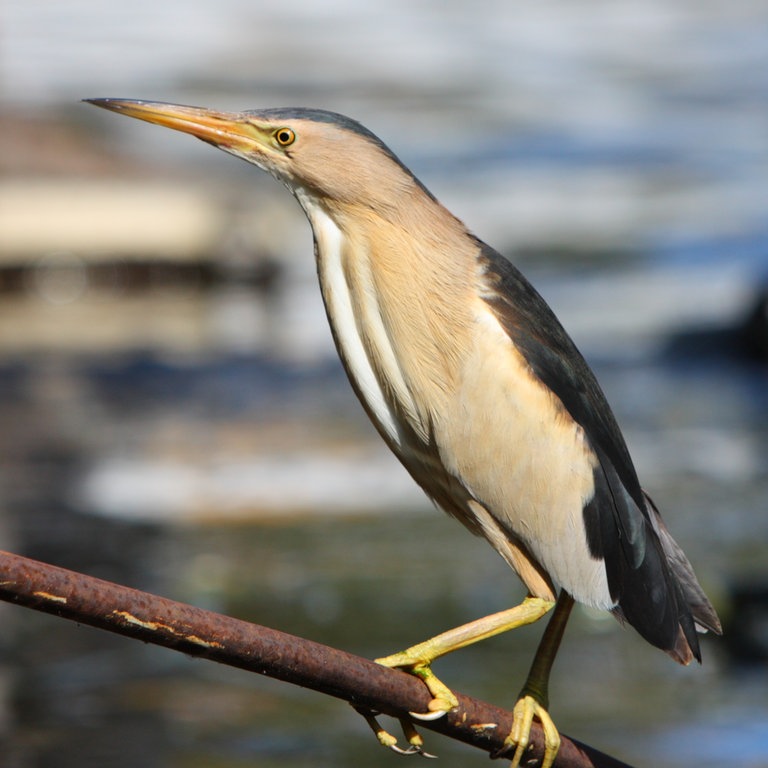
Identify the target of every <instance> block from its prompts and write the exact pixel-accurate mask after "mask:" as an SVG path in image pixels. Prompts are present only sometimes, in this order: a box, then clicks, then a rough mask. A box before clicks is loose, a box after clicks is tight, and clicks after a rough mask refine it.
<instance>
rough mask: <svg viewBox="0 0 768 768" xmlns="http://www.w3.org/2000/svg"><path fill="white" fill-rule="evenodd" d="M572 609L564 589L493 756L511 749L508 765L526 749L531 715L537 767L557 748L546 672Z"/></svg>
mask: <svg viewBox="0 0 768 768" xmlns="http://www.w3.org/2000/svg"><path fill="white" fill-rule="evenodd" d="M571 608H573V598H572V597H571V596H570V595H569V594H568V593H567V592H560V596H559V597H558V599H557V603H556V604H555V610H554V613H553V614H552V618H551V619H550V620H549V623H548V624H547V628H546V629H545V630H544V635H543V636H542V638H541V642H540V643H539V647H538V649H537V650H536V655H535V656H534V658H533V664H532V665H531V670H530V672H529V673H528V678H527V679H526V681H525V685H524V686H523V689H522V690H521V691H520V696H519V697H518V700H517V703H516V704H515V708H514V709H513V711H512V712H513V721H512V731H511V732H510V734H509V736H507V738H506V740H505V742H504V746H503V747H502V749H501V750H499V752H498V753H496V755H494V757H496V756H499V755H501V754H504V753H506V752H511V751H512V750H514V751H515V752H514V756H513V757H512V764H511V766H510V768H517V766H519V765H520V760H521V758H522V756H523V753H524V752H525V750H526V749H527V748H528V743H529V739H530V735H531V724H532V723H533V718H534V717H535V718H536V719H537V720H538V721H539V722H540V723H541V727H542V729H543V730H544V757H543V759H542V762H541V768H550V766H551V765H552V763H553V762H554V760H555V757H557V752H558V750H559V749H560V734H559V733H558V732H557V728H555V724H554V723H553V722H552V718H551V717H550V716H549V713H548V712H547V707H548V706H549V674H550V672H551V671H552V664H553V663H554V661H555V656H556V655H557V650H558V648H559V647H560V641H561V640H562V639H563V632H565V625H566V624H567V623H568V617H569V616H570V614H571Z"/></svg>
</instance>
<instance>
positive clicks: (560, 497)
mask: <svg viewBox="0 0 768 768" xmlns="http://www.w3.org/2000/svg"><path fill="white" fill-rule="evenodd" d="M92 103H93V104H96V105H97V106H99V107H104V108H106V109H110V110H113V111H115V112H119V113H121V114H124V115H129V116H130V117H136V118H139V119H141V120H147V121H149V122H151V123H157V124H159V125H163V126H166V127H168V128H174V129H176V130H179V131H183V132H185V133H190V134H192V135H193V136H196V137H198V138H200V139H202V140H203V141H206V142H208V143H209V144H213V145H214V146H216V147H219V148H220V149H223V150H224V151H226V152H229V153H231V154H233V155H237V156H238V157H241V158H242V159H244V160H247V161H248V162H250V163H253V164H254V165H256V166H258V167H259V168H261V169H262V170H265V171H268V172H269V173H271V174H272V175H273V176H275V177H276V178H277V179H279V180H280V181H282V182H283V184H285V186H286V187H288V189H289V190H290V191H291V193H292V194H293V195H294V197H295V198H296V199H297V200H298V202H299V204H300V205H301V207H302V208H303V209H304V212H305V213H306V215H307V218H308V219H309V222H310V224H311V227H312V233H313V235H314V242H315V258H316V261H317V271H318V275H319V278H320V289H321V291H322V295H323V300H324V302H325V308H326V312H327V315H328V320H329V322H330V325H331V330H332V332H333V338H334V341H335V343H336V348H337V350H338V353H339V356H340V357H341V360H342V363H343V364H344V367H345V368H346V371H347V375H348V376H349V379H350V381H351V383H352V387H353V388H354V390H355V392H356V394H357V396H358V398H359V399H360V402H361V403H362V405H363V408H365V410H366V412H367V414H368V416H369V417H370V419H371V421H372V422H373V423H374V425H375V426H376V429H377V430H378V431H379V434H380V435H381V437H382V438H383V439H384V441H385V442H386V443H387V445H388V446H389V447H390V448H391V449H392V451H394V453H395V454H396V456H397V457H398V458H399V459H400V461H401V462H402V463H403V465H404V466H405V468H406V469H407V470H408V472H409V473H410V474H411V476H412V477H413V479H414V480H415V481H416V482H417V483H418V484H419V485H420V486H421V488H422V489H423V490H424V491H425V492H426V494H427V495H428V496H429V497H430V498H431V499H433V500H434V501H435V502H436V503H437V504H438V505H439V506H440V507H441V508H442V509H444V510H445V511H446V512H447V513H448V514H449V515H451V516H453V517H455V518H456V519H457V520H459V521H460V522H461V523H463V524H464V525H465V526H466V527H467V528H468V529H469V530H470V531H471V532H472V533H475V534H479V535H481V536H484V537H485V538H486V539H487V540H488V542H489V543H490V544H491V545H492V546H493V547H494V549H496V551H497V552H499V554H500V555H501V556H502V557H503V558H504V559H505V560H506V561H507V563H509V565H510V566H511V567H512V568H513V569H514V570H515V572H516V573H517V574H518V576H519V577H520V578H521V579H522V581H523V582H524V584H525V586H526V587H527V589H528V591H529V596H528V597H527V598H526V600H525V601H524V602H523V603H522V604H521V605H519V606H516V607H514V608H511V609H509V610H506V611H502V612H501V613H498V614H495V615H493V616H488V617H484V618H481V619H478V620H476V621H473V622H471V623H469V624H467V625H464V626H462V627H458V628H456V629H453V630H449V631H448V632H446V633H444V634H442V635H439V636H438V637H435V638H432V639H431V640H427V641H425V642H423V643H420V644H418V645H415V646H413V647H411V648H408V649H407V650H405V651H403V652H402V653H397V654H394V655H392V656H388V657H386V658H384V659H379V661H380V662H381V663H382V664H385V665H388V666H392V667H400V668H402V669H405V670H408V671H410V672H412V673H414V674H416V675H418V676H419V677H420V678H421V679H423V680H424V682H425V683H426V685H427V686H428V688H429V690H430V692H431V695H432V697H433V698H432V701H431V705H430V710H431V715H428V716H439V715H441V714H443V713H445V712H446V711H448V710H450V709H452V708H453V707H455V706H456V703H457V702H456V697H455V696H454V694H453V693H452V692H451V691H450V690H449V689H448V688H447V687H446V686H445V685H444V684H443V683H441V682H440V681H439V680H438V679H437V678H436V677H435V676H434V674H433V672H432V671H431V668H430V665H431V663H432V662H433V661H434V660H435V659H436V658H438V657H439V656H442V655H444V654H446V653H449V652H450V651H453V650H456V649H457V648H460V647H463V646H466V645H469V644H470V643H474V642H476V641H478V640H481V639H484V638H486V637H490V636H492V635H495V634H497V633H499V632H503V631H506V630H508V629H512V628H514V627H518V626H521V625H524V624H529V623H532V622H534V621H536V620H537V619H539V618H541V617H542V616H543V615H544V614H545V613H547V612H548V611H549V610H550V609H551V608H552V607H553V606H554V612H553V615H552V618H551V620H550V622H549V624H548V626H547V629H546V630H545V632H544V636H543V638H542V641H541V644H540V646H539V649H538V651H537V653H536V656H535V658H534V661H533V665H532V667H531V671H530V674H529V676H528V679H527V681H526V682H525V684H524V686H523V688H522V691H521V693H520V696H519V699H518V701H517V704H516V705H515V708H514V715H515V718H514V728H513V731H512V733H511V734H510V736H509V738H508V740H507V747H508V751H509V753H510V754H511V755H512V756H513V765H518V764H519V762H520V759H521V757H522V755H523V752H524V751H525V749H526V747H527V744H528V740H529V733H530V728H531V722H532V720H533V718H536V719H538V720H539V721H540V722H541V724H542V726H543V729H544V734H545V741H546V751H545V756H544V762H543V765H544V766H545V767H546V766H550V765H551V764H552V762H553V761H554V758H555V756H556V753H557V750H558V747H559V743H560V739H559V736H558V733H557V730H556V729H555V727H554V724H553V723H552V720H551V718H550V716H549V715H548V713H547V707H548V702H547V687H548V680H549V674H550V670H551V667H552V663H553V661H554V658H555V655H556V653H557V649H558V646H559V644H560V640H561V637H562V634H563V631H564V629H565V625H566V622H567V620H568V615H569V613H570V609H571V607H572V605H573V601H574V600H576V601H578V602H581V603H584V604H586V605H589V606H592V607H595V608H601V609H604V610H606V611H611V612H612V613H613V614H614V615H615V616H616V617H618V618H619V619H621V620H622V621H626V622H627V623H629V624H631V625H632V626H633V627H634V628H635V629H636V630H637V631H638V632H639V633H640V634H641V635H642V636H643V637H644V638H645V639H646V640H647V641H648V642H649V643H651V644H652V645H655V646H657V647H658V648H661V649H662V650H664V651H666V652H667V653H669V655H670V656H672V658H674V659H675V660H676V661H678V662H680V663H681V664H688V663H689V662H690V661H691V659H693V658H696V659H699V660H700V652H699V641H698V638H697V630H698V631H702V632H703V631H706V630H712V631H713V632H717V633H719V632H720V622H719V621H718V618H717V615H716V614H715V611H714V610H713V608H712V606H711V605H710V603H709V601H708V600H707V598H706V596H705V595H704V592H703V591H702V589H701V587H700V586H699V584H698V582H697V580H696V577H695V576H694V573H693V570H692V568H691V566H690V564H689V562H688V560H687V559H686V557H685V555H684V554H683V552H682V550H681V549H680V547H679V546H678V545H677V544H676V542H675V541H674V539H673V538H672V536H671V535H670V534H669V532H668V531H667V528H666V526H665V525H664V523H663V522H662V519H661V517H660V515H659V513H658V511H657V510H656V507H655V506H654V505H653V503H652V502H651V500H650V499H649V498H648V496H647V495H646V494H645V493H644V491H643V490H642V488H641V487H640V483H639V481H638V478H637V474H636V472H635V468H634V466H633V464H632V460H631V459H630V456H629V453H628V451H627V447H626V445H625V443H624V439H623V437H622V435H621V431H620V430H619V427H618V425H617V424H616V420H615V419H614V416H613V414H612V412H611V409H610V407H609V406H608V403H607V402H606V399H605V396H604V395H603V393H602V391H601V389H600V387H599V385H598V383H597V381H596V379H595V376H594V375H593V373H592V371H591V370H590V369H589V367H588V366H587V364H586V362H585V361H584V359H583V357H582V356H581V354H580V353H579V351H578V350H577V348H576V346H575V345H574V343H573V342H572V341H571V339H570V337H569V336H568V334H567V333H566V332H565V330H564V329H563V327H562V326H561V324H560V322H559V321H558V320H557V318H556V317H555V315H554V314H553V312H552V310H551V309H550V308H549V306H548V305H547V304H546V303H545V301H544V300H543V299H542V298H541V296H540V295H539V294H538V293H537V292H536V290H535V289H534V288H533V287H532V286H531V285H530V284H529V283H528V282H527V281H526V279H525V278H524V277H523V276H522V275H521V274H520V272H519V271H518V270H517V269H516V268H515V267H514V266H513V265H512V263H511V262H510V261H508V260H507V259H506V258H505V257H503V256H501V255H500V254H498V253H497V252H496V251H494V250H493V249H492V248H490V247H489V246H487V245H486V244H485V243H483V242H481V241H480V240H478V239H477V238H476V237H475V236H474V235H473V234H471V233H470V232H469V231H468V230H467V229H466V227H465V226H464V224H462V223H461V222H460V221H459V220H458V219H456V218H455V217H454V216H453V215H451V213H449V212H448V211H447V210H446V209H445V208H444V207H443V206H442V205H441V204H440V203H439V202H438V201H437V200H436V199H435V197H433V195H432V194H431V193H430V192H429V191H428V190H427V189H426V188H425V187H424V185H423V184H422V183H421V182H420V181H419V180H418V179H417V178H416V177H415V176H414V175H413V174H412V173H411V172H410V171H409V170H408V168H406V167H405V165H403V163H402V162H400V160H399V159H398V158H397V157H396V156H395V155H394V154H393V153H392V151H391V150H390V149H388V147H387V146H385V145H384V144H383V143H382V141H381V140H380V139H378V138H377V137H376V136H375V135H374V134H372V133H371V132H370V131H368V130H367V129H366V128H364V127H363V126H361V125H360V124H359V123H357V122H355V121H354V120H350V119H349V118H347V117H343V116H342V115H338V114H335V113H332V112H325V111H321V110H316V109H267V110H257V111H249V112H241V113H229V112H217V111H214V110H210V109H201V108H197V107H185V106H178V105H174V104H161V103H155V102H147V101H132V100H123V99H93V100H92ZM558 592H559V595H558ZM368 720H369V723H370V724H371V725H372V726H373V727H374V728H375V729H376V731H377V735H378V736H379V739H380V740H381V741H382V743H384V744H387V745H389V746H395V745H394V739H393V738H392V737H391V736H390V735H389V734H387V733H386V732H385V731H383V730H382V729H381V728H380V727H379V726H378V724H377V723H376V721H375V720H374V719H373V716H372V715H371V716H369V717H368ZM407 733H408V735H409V741H411V745H412V748H413V749H411V750H406V751H419V750H420V746H419V744H420V742H419V737H418V734H416V733H415V731H414V730H413V728H412V727H409V728H407Z"/></svg>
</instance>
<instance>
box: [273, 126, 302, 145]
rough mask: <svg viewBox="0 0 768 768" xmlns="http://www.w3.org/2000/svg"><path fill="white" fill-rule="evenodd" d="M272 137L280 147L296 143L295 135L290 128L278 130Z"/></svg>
mask: <svg viewBox="0 0 768 768" xmlns="http://www.w3.org/2000/svg"><path fill="white" fill-rule="evenodd" d="M273 136H274V137H275V141H276V142H277V143H278V144H279V145H280V146H281V147H290V146H291V144H293V142H294V141H296V134H295V133H294V132H293V131H292V130H291V129H290V128H278V129H277V130H276V131H275V132H274V134H273Z"/></svg>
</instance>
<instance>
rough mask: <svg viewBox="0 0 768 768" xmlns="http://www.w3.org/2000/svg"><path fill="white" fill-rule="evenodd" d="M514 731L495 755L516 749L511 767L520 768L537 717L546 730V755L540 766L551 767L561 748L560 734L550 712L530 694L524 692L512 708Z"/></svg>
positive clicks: (541, 767) (498, 755)
mask: <svg viewBox="0 0 768 768" xmlns="http://www.w3.org/2000/svg"><path fill="white" fill-rule="evenodd" d="M512 715H513V720H512V731H511V732H510V734H509V736H507V738H506V740H505V741H504V746H503V747H502V748H501V749H500V750H499V751H498V752H497V753H496V754H495V755H494V757H500V756H502V755H506V754H508V753H509V752H512V751H513V750H514V755H513V756H512V763H511V764H510V768H518V766H519V765H520V760H521V759H522V757H523V754H524V753H525V750H526V749H528V745H529V743H530V737H531V725H532V724H533V719H534V718H536V719H537V720H538V721H539V722H540V723H541V727H542V729H543V731H544V757H543V758H542V761H541V766H540V768H551V766H552V763H554V761H555V758H556V757H557V752H558V750H559V749H560V734H559V733H558V732H557V728H555V724H554V722H552V718H551V717H550V716H549V712H547V710H546V709H545V708H544V706H543V705H542V704H541V703H540V702H539V701H538V700H537V699H536V698H534V697H533V696H531V695H530V694H523V695H522V696H521V697H520V699H519V700H518V702H517V704H515V708H514V709H513V710H512Z"/></svg>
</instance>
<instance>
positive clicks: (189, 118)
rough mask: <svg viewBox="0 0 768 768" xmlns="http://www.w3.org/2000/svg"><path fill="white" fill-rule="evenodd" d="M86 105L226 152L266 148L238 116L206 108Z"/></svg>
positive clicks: (111, 102)
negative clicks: (190, 136) (204, 142)
mask: <svg viewBox="0 0 768 768" xmlns="http://www.w3.org/2000/svg"><path fill="white" fill-rule="evenodd" d="M85 101H87V102H89V103H91V104H95V105H96V106H97V107H102V108H103V109H109V110H112V111H113V112H118V113H120V114H123V115H128V117H136V118H138V119H139V120H146V121H147V122H148V123H156V124H157V125H162V126H165V127H166V128H173V129H174V130H176V131H182V132H183V133H189V134H191V135H192V136H196V137H197V138H198V139H202V140H203V141H207V142H209V143H210V144H214V145H215V146H217V147H220V148H221V149H224V150H234V151H238V150H239V151H248V150H253V149H254V144H256V145H263V144H262V141H261V140H260V139H261V135H260V133H259V131H258V130H257V129H256V128H255V126H253V125H252V124H251V123H250V122H248V120H247V119H246V118H245V117H244V116H243V115H241V114H239V113H237V112H219V111H217V110H214V109H206V108H204V107H186V106H183V105H181V104H165V103H163V102H159V101H140V100H137V99H85Z"/></svg>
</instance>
